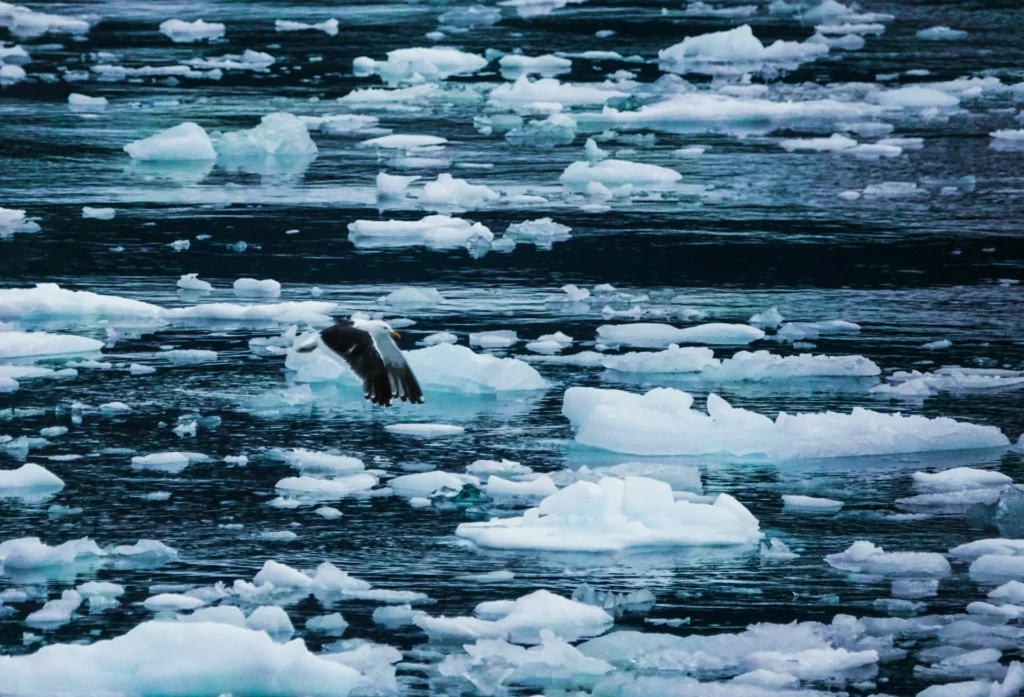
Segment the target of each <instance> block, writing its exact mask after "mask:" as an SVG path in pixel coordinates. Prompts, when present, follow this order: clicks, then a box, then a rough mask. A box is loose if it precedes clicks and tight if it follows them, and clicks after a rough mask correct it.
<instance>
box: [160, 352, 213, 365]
mask: <svg viewBox="0 0 1024 697" xmlns="http://www.w3.org/2000/svg"><path fill="white" fill-rule="evenodd" d="M159 356H160V358H163V359H164V360H166V361H169V362H170V363H173V364H174V365H194V364H196V363H209V362H212V361H215V360H217V352H216V351H206V350H202V349H171V350H170V351H164V352H162V353H160V354H159Z"/></svg>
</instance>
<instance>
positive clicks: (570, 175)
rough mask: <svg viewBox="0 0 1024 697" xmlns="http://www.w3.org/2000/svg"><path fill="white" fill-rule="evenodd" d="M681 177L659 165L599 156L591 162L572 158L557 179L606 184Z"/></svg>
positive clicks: (576, 184)
mask: <svg viewBox="0 0 1024 697" xmlns="http://www.w3.org/2000/svg"><path fill="white" fill-rule="evenodd" d="M682 178H683V175H682V174H680V173H679V172H677V171H675V170H674V169H669V168H668V167H661V166H659V165H651V164H645V163H642V162H630V161H628V160H614V159H609V160H602V161H600V162H596V163H591V162H587V161H585V160H580V161H578V162H573V163H572V164H571V165H569V166H568V167H566V168H565V171H564V172H562V174H561V176H559V177H558V180H559V181H560V182H562V183H563V184H565V185H566V186H574V187H583V186H586V185H587V184H589V183H591V182H598V183H600V184H604V185H607V186H622V185H624V184H632V185H635V186H640V187H644V186H648V187H650V186H655V187H661V186H667V185H669V184H672V183H674V182H677V181H679V180H680V179H682Z"/></svg>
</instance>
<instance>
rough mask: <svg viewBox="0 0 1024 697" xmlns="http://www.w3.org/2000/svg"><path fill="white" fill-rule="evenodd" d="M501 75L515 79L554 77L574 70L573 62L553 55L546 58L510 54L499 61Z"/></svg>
mask: <svg viewBox="0 0 1024 697" xmlns="http://www.w3.org/2000/svg"><path fill="white" fill-rule="evenodd" d="M498 65H499V66H500V68H501V74H502V75H503V76H504V77H507V78H510V79H515V78H517V77H519V76H520V75H540V76H542V77H554V76H555V75H560V74H562V73H567V72H569V71H570V70H572V61H571V60H569V59H568V58H562V57H561V56H553V55H551V54H548V55H545V56H521V55H516V54H508V55H505V56H502V57H501V58H499V59H498Z"/></svg>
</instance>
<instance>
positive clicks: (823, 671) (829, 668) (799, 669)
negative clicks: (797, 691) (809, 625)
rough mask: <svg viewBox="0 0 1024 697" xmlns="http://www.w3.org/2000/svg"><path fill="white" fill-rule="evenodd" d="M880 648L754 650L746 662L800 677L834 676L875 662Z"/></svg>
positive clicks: (756, 667) (756, 668)
mask: <svg viewBox="0 0 1024 697" xmlns="http://www.w3.org/2000/svg"><path fill="white" fill-rule="evenodd" d="M877 662H878V651H876V650H874V649H868V650H867V651H848V650H846V649H844V648H831V647H829V648H823V649H807V650H806V651H797V652H789V651H755V652H754V653H752V654H750V655H749V656H748V657H747V658H746V660H745V662H744V663H745V664H746V665H748V666H749V667H751V668H754V669H755V670H770V671H772V672H775V673H782V672H786V673H788V674H791V675H795V676H796V677H798V678H803V679H809V678H810V679H813V678H816V677H817V678H823V677H831V676H833V675H835V674H836V673H842V672H843V671H847V670H852V669H854V668H860V667H862V666H869V665H874V664H875V663H877Z"/></svg>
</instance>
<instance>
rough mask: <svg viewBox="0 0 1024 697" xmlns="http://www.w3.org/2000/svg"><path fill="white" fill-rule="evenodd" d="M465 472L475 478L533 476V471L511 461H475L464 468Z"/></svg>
mask: <svg viewBox="0 0 1024 697" xmlns="http://www.w3.org/2000/svg"><path fill="white" fill-rule="evenodd" d="M466 471H467V472H469V473H470V474H475V475H477V476H480V477H482V476H485V475H488V476H489V475H493V474H499V475H505V476H509V477H522V476H525V475H528V474H533V469H532V468H530V467H527V466H525V465H521V464H519V463H518V462H513V461H512V460H477V461H475V462H474V463H473V464H471V465H468V466H467V467H466Z"/></svg>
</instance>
